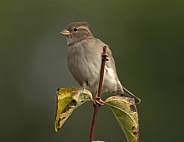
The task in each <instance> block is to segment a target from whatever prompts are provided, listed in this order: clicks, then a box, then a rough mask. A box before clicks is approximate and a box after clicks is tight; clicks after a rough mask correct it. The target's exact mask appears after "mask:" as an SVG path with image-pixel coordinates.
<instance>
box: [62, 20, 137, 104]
mask: <svg viewBox="0 0 184 142" xmlns="http://www.w3.org/2000/svg"><path fill="white" fill-rule="evenodd" d="M61 34H62V35H65V36H66V38H67V45H68V67H69V69H70V71H71V73H72V75H73V77H74V78H75V80H76V81H77V82H78V83H79V84H80V85H81V86H82V87H84V88H87V89H89V90H90V91H91V92H92V93H93V94H96V93H97V89H98V82H99V75H100V68H101V54H102V52H103V47H104V46H107V45H106V44H105V43H103V42H102V41H101V40H99V39H97V38H95V37H93V35H92V33H91V31H90V30H89V25H88V24H87V22H74V23H71V24H68V25H67V27H66V28H65V29H64V30H63V31H62V32H61ZM107 54H108V58H109V61H108V62H106V66H105V74H104V82H103V89H102V91H103V92H109V93H115V94H118V95H123V96H126V97H131V98H134V99H135V102H136V103H137V104H138V103H140V99H139V98H138V97H136V96H134V95H133V94H132V93H131V92H129V91H128V90H127V89H125V88H124V87H123V86H122V85H121V82H120V81H119V79H118V76H117V72H116V66H115V61H114V59H113V56H112V52H111V50H110V49H109V47H108V46H107Z"/></svg>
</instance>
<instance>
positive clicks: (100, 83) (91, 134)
mask: <svg viewBox="0 0 184 142" xmlns="http://www.w3.org/2000/svg"><path fill="white" fill-rule="evenodd" d="M107 57H108V56H107V47H106V46H104V47H103V53H102V64H101V70H100V81H99V86H98V92H97V95H96V98H95V100H94V104H93V106H94V112H93V120H92V125H91V133H90V140H89V142H92V141H93V138H94V131H95V124H96V119H97V114H98V109H99V108H100V106H101V104H100V102H99V101H100V100H101V98H100V97H101V94H102V86H103V78H104V69H105V62H106V61H108V59H107Z"/></svg>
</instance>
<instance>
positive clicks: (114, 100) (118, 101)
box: [105, 96, 139, 142]
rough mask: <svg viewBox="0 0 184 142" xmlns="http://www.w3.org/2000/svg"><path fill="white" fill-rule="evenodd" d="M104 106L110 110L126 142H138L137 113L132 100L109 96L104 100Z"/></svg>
mask: <svg viewBox="0 0 184 142" xmlns="http://www.w3.org/2000/svg"><path fill="white" fill-rule="evenodd" d="M105 104H107V105H108V106H109V107H110V108H111V110H112V112H113V113H114V116H115V117H116V119H117V121H118V123H119V125H120V127H121V129H122V130H123V131H124V133H125V135H126V138H127V140H128V142H138V137H139V124H138V113H137V108H136V105H135V101H134V99H133V98H127V97H123V96H111V97H109V98H107V99H106V100H105Z"/></svg>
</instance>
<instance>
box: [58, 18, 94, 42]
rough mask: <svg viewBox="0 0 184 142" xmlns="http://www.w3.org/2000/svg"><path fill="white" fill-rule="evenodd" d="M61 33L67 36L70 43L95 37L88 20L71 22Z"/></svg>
mask: <svg viewBox="0 0 184 142" xmlns="http://www.w3.org/2000/svg"><path fill="white" fill-rule="evenodd" d="M60 34H61V35H64V36H66V38H67V44H68V45H70V44H73V43H75V42H78V41H81V40H83V39H86V38H92V37H93V35H92V33H91V31H90V30H89V25H88V23H87V22H74V23H70V24H68V25H67V26H66V28H65V29H64V30H63V31H62V32H60Z"/></svg>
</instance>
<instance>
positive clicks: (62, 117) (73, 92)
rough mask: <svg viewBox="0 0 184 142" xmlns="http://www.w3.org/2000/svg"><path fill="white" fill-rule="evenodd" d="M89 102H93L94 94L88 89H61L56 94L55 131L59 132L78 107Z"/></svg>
mask: <svg viewBox="0 0 184 142" xmlns="http://www.w3.org/2000/svg"><path fill="white" fill-rule="evenodd" d="M89 100H92V94H91V93H90V92H89V91H88V90H86V89H79V88H59V89H58V90H57V93H56V114H55V131H56V132H58V131H59V129H60V128H61V127H62V125H63V124H64V122H65V121H66V120H67V118H68V117H69V116H70V115H71V114H72V112H73V111H74V110H75V109H76V108H77V107H79V106H80V105H81V104H83V103H84V102H86V101H89Z"/></svg>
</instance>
